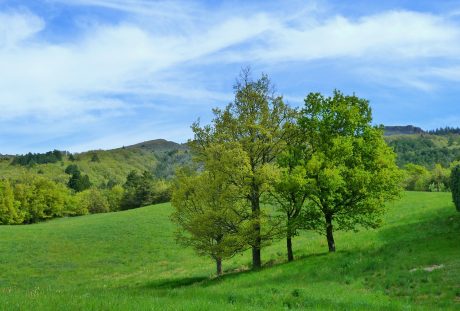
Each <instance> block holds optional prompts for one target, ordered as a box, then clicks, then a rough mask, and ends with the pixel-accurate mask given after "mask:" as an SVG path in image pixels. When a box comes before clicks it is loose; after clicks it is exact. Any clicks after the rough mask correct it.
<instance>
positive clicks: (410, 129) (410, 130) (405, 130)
mask: <svg viewBox="0 0 460 311" xmlns="http://www.w3.org/2000/svg"><path fill="white" fill-rule="evenodd" d="M384 133H385V136H391V135H401V134H402V135H411V134H422V133H425V131H424V130H422V129H421V128H419V127H416V126H413V125H405V126H400V125H398V126H385V128H384Z"/></svg>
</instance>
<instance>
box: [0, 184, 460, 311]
mask: <svg viewBox="0 0 460 311" xmlns="http://www.w3.org/2000/svg"><path fill="white" fill-rule="evenodd" d="M170 212H171V207H170V205H169V204H161V205H155V206H149V207H145V208H140V209H136V210H130V211H126V212H118V213H110V214H98V215H89V216H83V217H77V218H65V219H57V220H53V221H50V222H47V223H41V224H36V225H28V226H14V227H8V226H3V227H0V237H1V240H0V241H1V242H0V306H1V307H0V309H2V310H3V309H6V310H64V309H65V310H68V309H75V310H114V309H115V310H147V309H155V310H163V309H175V310H217V309H231V310H239V309H244V310H247V309H249V310H269V309H270V310H272V309H306V308H307V309H328V310H329V309H330V310H337V309H344V310H345V309H346V310H352V309H360V310H369V309H398V310H399V309H426V310H433V309H439V310H446V309H458V308H460V256H459V254H460V247H459V246H460V241H459V239H458V238H459V236H460V213H458V212H456V211H455V208H454V207H453V204H452V203H451V199H450V195H449V194H448V193H415V192H413V193H406V194H405V196H404V197H403V199H402V200H401V201H400V202H397V203H393V204H390V205H389V212H388V214H387V217H386V222H385V225H384V226H383V227H382V228H380V229H378V230H371V231H362V232H359V233H352V232H350V233H337V237H336V242H337V243H336V244H337V250H338V251H337V253H335V254H328V253H327V244H326V241H325V238H324V237H322V236H319V235H317V234H315V233H310V232H307V233H305V234H302V235H301V236H300V237H297V238H296V239H295V240H294V252H295V253H294V254H295V256H296V260H295V261H294V262H292V263H286V261H285V249H284V241H279V242H277V243H274V244H273V245H271V246H269V247H267V248H266V249H264V250H263V253H262V256H263V260H264V262H266V263H267V262H268V263H269V264H268V265H267V266H266V267H265V268H264V269H262V270H261V271H258V272H250V271H246V269H247V268H248V266H249V264H250V260H251V258H250V254H249V253H245V254H242V255H238V256H236V257H234V258H232V259H230V260H228V261H226V262H224V270H226V275H225V276H224V277H222V278H220V279H216V278H214V277H213V275H214V265H213V262H212V261H211V260H210V259H207V258H202V257H198V256H196V255H195V254H194V253H193V251H192V250H190V249H187V248H183V247H181V246H179V245H177V244H176V243H175V241H174V230H175V227H174V225H173V224H171V222H170V221H169V214H170ZM435 265H437V266H441V268H440V269H436V270H433V271H432V272H428V271H425V270H423V268H426V267H432V266H435Z"/></svg>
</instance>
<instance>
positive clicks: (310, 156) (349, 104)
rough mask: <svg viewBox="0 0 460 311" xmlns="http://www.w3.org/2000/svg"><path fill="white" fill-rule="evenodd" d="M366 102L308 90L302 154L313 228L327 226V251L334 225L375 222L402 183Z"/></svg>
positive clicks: (343, 226) (322, 229) (347, 227)
mask: <svg viewBox="0 0 460 311" xmlns="http://www.w3.org/2000/svg"><path fill="white" fill-rule="evenodd" d="M371 122H372V115H371V108H370V106H369V102H368V101H367V100H365V99H361V98H358V97H357V96H355V95H352V96H345V95H343V94H342V93H341V92H339V91H337V90H335V91H334V94H333V96H332V97H324V96H323V95H321V94H319V93H310V94H309V95H308V96H307V97H306V99H305V106H304V108H303V109H302V111H301V116H300V118H299V126H300V130H301V132H302V135H303V137H304V140H305V141H306V142H307V143H308V145H309V152H308V153H307V157H306V158H305V168H306V170H305V172H306V178H307V181H308V184H307V191H306V193H307V194H308V199H309V204H308V209H307V210H308V213H310V215H311V217H313V216H314V217H318V216H319V215H321V218H322V219H321V218H318V221H317V222H316V223H313V225H314V228H315V229H317V230H319V231H320V232H325V233H326V237H327V242H328V247H329V251H330V252H334V251H335V242H334V236H333V225H334V224H335V226H336V229H337V230H356V229H357V228H359V227H360V226H361V227H364V228H375V227H377V226H378V225H379V224H380V223H381V216H382V214H383V213H384V210H385V202H386V201H388V200H391V199H395V198H396V197H397V196H398V195H399V193H400V191H401V189H400V182H401V173H400V171H399V169H398V168H397V166H396V164H395V154H394V152H393V151H392V150H391V148H390V147H388V146H387V145H386V143H385V141H384V139H383V128H382V127H373V126H372V125H371Z"/></svg>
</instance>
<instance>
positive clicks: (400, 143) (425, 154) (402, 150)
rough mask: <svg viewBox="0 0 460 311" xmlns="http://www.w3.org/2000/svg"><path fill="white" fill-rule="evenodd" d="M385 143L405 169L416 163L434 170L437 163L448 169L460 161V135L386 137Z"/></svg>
mask: <svg viewBox="0 0 460 311" xmlns="http://www.w3.org/2000/svg"><path fill="white" fill-rule="evenodd" d="M385 141H386V142H387V143H388V145H390V146H391V147H393V149H394V151H395V152H396V154H397V163H398V165H399V166H400V167H403V166H404V165H406V164H407V163H414V164H419V165H423V166H425V167H428V168H432V167H433V166H434V165H435V164H436V163H440V164H442V165H443V166H444V167H448V166H449V164H450V163H451V162H453V161H458V160H460V135H459V134H448V135H433V134H426V133H422V134H411V135H408V134H401V135H391V136H385Z"/></svg>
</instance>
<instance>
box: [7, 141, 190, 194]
mask: <svg viewBox="0 0 460 311" xmlns="http://www.w3.org/2000/svg"><path fill="white" fill-rule="evenodd" d="M72 156H73V157H74V161H71V159H70V158H69V157H70V155H67V154H64V156H63V159H62V161H57V162H55V163H46V164H33V165H26V166H23V165H12V160H13V159H14V157H15V156H4V157H3V158H1V159H0V176H2V177H3V178H12V179H16V178H19V177H21V176H22V175H24V174H27V173H35V174H40V175H42V176H45V177H47V178H49V179H51V180H54V181H57V182H60V183H64V184H65V183H67V181H68V180H69V175H67V174H66V173H65V172H64V171H65V168H66V167H67V166H68V165H69V164H76V165H77V166H78V167H79V168H80V170H81V172H82V173H83V174H87V175H89V178H90V181H91V183H92V184H93V185H95V186H96V187H102V188H103V187H104V186H105V185H107V184H108V183H109V182H110V183H114V182H115V183H118V184H122V183H124V182H125V180H126V176H127V175H128V173H129V172H130V171H133V170H134V171H139V172H143V171H149V172H152V173H154V174H155V176H156V177H158V178H169V177H171V174H172V172H173V170H174V167H175V165H176V164H179V163H181V161H186V160H187V159H188V157H189V156H188V151H187V150H186V148H185V146H184V145H181V144H177V143H174V142H170V141H166V140H163V139H157V140H151V141H148V142H143V143H140V144H136V145H132V146H127V147H123V148H117V149H112V150H93V151H87V152H82V153H76V154H73V155H72Z"/></svg>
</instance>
